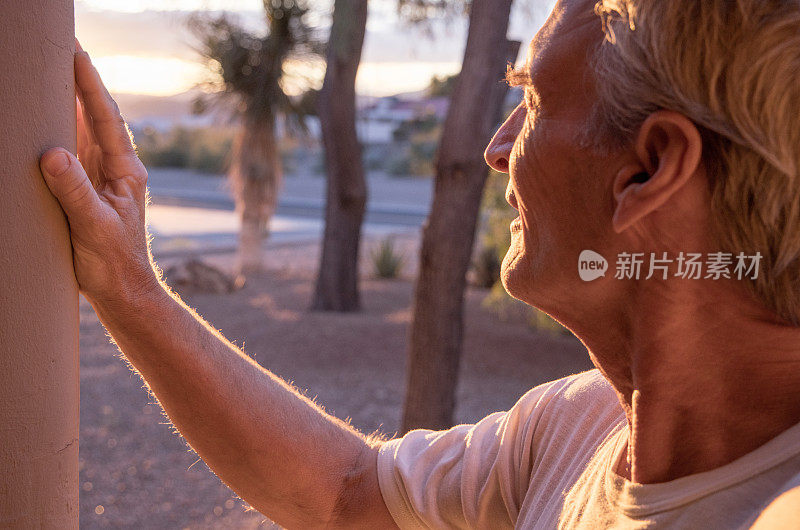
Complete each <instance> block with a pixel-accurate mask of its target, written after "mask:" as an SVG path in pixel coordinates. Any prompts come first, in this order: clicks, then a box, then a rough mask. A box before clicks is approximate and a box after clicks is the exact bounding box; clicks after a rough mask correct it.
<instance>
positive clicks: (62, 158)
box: [42, 151, 70, 177]
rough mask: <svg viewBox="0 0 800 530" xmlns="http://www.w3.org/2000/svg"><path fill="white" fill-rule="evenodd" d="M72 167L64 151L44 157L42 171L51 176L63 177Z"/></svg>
mask: <svg viewBox="0 0 800 530" xmlns="http://www.w3.org/2000/svg"><path fill="white" fill-rule="evenodd" d="M69 166H70V160H69V157H68V156H67V154H66V153H64V151H55V152H52V153H47V154H45V155H44V157H42V169H44V170H45V171H46V172H47V173H48V174H49V175H52V176H54V177H57V176H59V175H63V174H64V173H65V172H66V171H67V170H68V169H69Z"/></svg>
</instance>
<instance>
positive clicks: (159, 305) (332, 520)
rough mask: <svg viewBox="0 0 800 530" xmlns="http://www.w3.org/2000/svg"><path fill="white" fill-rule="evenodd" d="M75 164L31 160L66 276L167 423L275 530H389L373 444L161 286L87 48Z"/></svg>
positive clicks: (135, 172)
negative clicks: (55, 224) (69, 249)
mask: <svg viewBox="0 0 800 530" xmlns="http://www.w3.org/2000/svg"><path fill="white" fill-rule="evenodd" d="M75 79H76V85H77V90H78V99H79V104H80V110H79V120H78V121H79V131H78V133H79V138H78V140H79V141H78V147H79V148H78V152H79V156H80V162H79V161H78V159H77V158H76V157H75V156H73V155H72V154H70V153H68V152H67V151H66V150H64V149H60V148H57V149H51V150H50V151H48V152H47V153H45V154H44V155H43V156H42V161H41V166H42V172H43V174H44V176H45V181H46V182H47V185H48V186H49V188H50V190H51V191H52V193H53V194H54V195H55V196H56V198H57V199H58V200H59V202H60V203H61V206H62V208H63V209H64V211H65V213H66V214H67V218H68V221H69V224H70V236H71V239H72V244H73V257H74V264H75V272H76V276H77V279H78V283H79V285H80V287H81V291H82V292H83V294H84V295H85V296H86V298H87V299H88V300H89V301H90V303H91V304H92V306H93V307H94V309H95V311H96V312H97V314H98V316H99V318H100V320H101V321H102V323H103V325H104V326H105V327H106V328H107V329H108V331H109V332H110V333H111V335H112V337H113V338H114V340H115V341H116V343H117V345H118V346H119V348H120V350H121V351H122V352H123V353H124V355H125V356H126V358H127V359H128V360H129V361H130V363H131V364H132V365H133V367H134V368H135V369H136V370H138V371H139V373H140V374H141V375H142V377H143V378H144V380H145V381H146V383H147V384H148V385H149V387H150V389H151V390H152V392H153V393H154V394H155V396H156V398H157V399H158V401H159V403H160V404H161V406H162V407H163V408H164V410H165V411H166V413H167V415H168V416H169V418H170V420H172V422H173V424H174V425H175V427H176V428H177V429H178V430H179V431H180V433H181V434H182V435H183V436H184V438H186V440H187V441H188V442H189V444H190V445H191V446H192V448H193V449H194V450H195V451H196V452H197V454H198V455H199V456H200V457H201V458H203V460H204V461H205V462H206V463H207V464H208V465H209V467H210V468H211V469H212V470H213V471H214V472H215V473H216V474H217V475H218V476H219V477H220V478H221V479H222V480H223V481H224V482H225V483H226V484H228V485H229V486H230V487H231V488H232V489H233V490H234V491H236V493H237V494H239V495H240V496H241V497H242V498H243V499H244V500H246V501H247V502H249V503H250V504H251V505H252V506H253V507H254V508H256V509H258V510H259V511H261V512H263V513H264V514H265V515H267V516H268V517H270V518H271V519H273V520H274V521H276V522H278V523H279V524H281V525H284V526H287V527H302V528H314V527H323V526H324V527H343V526H346V527H348V528H352V527H369V528H391V527H394V522H393V521H392V518H391V516H390V515H389V512H388V510H387V509H386V506H385V504H384V502H383V498H382V496H381V493H380V489H379V486H378V477H377V467H376V460H377V453H378V446H379V442H377V441H375V440H371V439H369V438H367V437H365V436H363V435H361V434H360V433H358V432H357V431H355V430H354V429H352V428H351V427H350V426H348V425H347V424H345V423H344V422H342V421H339V420H337V419H335V418H333V417H331V416H329V415H327V414H326V413H325V412H323V411H322V410H321V409H320V408H319V407H318V406H316V405H315V404H314V403H313V402H311V401H310V400H308V399H307V398H306V397H304V396H302V395H301V394H299V393H298V392H297V391H296V390H295V389H294V388H292V387H291V386H290V385H288V384H287V383H285V382H284V381H282V380H281V379H279V378H278V377H276V376H275V375H273V374H271V373H270V372H268V371H267V370H265V369H263V368H262V367H260V366H259V365H258V364H256V362H255V361H253V360H252V359H250V358H249V357H248V356H246V355H245V354H244V353H242V352H241V351H240V350H239V349H237V348H236V347H235V346H233V345H232V344H231V343H230V342H228V341H227V340H225V338H224V337H222V335H220V334H219V333H218V332H217V331H215V330H214V329H213V328H212V327H211V326H209V325H208V324H207V323H206V322H204V321H203V320H202V319H201V318H200V317H199V316H198V315H197V314H195V313H194V312H193V311H192V310H191V309H189V308H188V307H187V306H186V305H185V304H184V303H183V302H182V301H181V300H180V299H179V298H178V296H177V295H175V294H173V293H171V292H170V291H169V289H168V288H167V287H166V286H165V285H163V284H162V283H161V281H160V279H159V277H158V274H157V273H156V272H155V271H154V267H153V265H152V263H151V260H150V256H149V250H148V245H147V234H146V229H145V220H144V219H145V217H144V213H145V201H146V180H147V173H146V171H145V169H144V167H143V166H142V164H141V162H140V161H139V159H138V158H137V156H136V153H135V151H134V148H133V145H132V143H131V141H130V138H129V135H128V132H127V129H126V127H125V123H124V121H123V120H122V118H121V116H120V115H119V110H118V108H117V106H116V104H115V103H114V101H113V100H112V98H111V96H110V95H109V94H108V92H107V91H106V89H105V87H104V86H103V84H102V81H101V80H100V78H99V76H98V74H97V71H96V70H95V69H94V67H93V66H92V64H91V62H90V60H89V57H88V55H87V54H86V53H85V52H83V51H79V53H78V54H77V55H76V57H75Z"/></svg>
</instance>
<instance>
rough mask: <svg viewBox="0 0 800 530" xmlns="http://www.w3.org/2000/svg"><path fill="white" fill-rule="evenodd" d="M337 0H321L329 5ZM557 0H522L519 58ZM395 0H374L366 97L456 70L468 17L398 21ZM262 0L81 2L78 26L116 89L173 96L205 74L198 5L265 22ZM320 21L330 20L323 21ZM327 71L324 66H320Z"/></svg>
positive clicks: (250, 22)
mask: <svg viewBox="0 0 800 530" xmlns="http://www.w3.org/2000/svg"><path fill="white" fill-rule="evenodd" d="M330 3H331V0H317V2H316V5H318V6H320V8H321V9H324V8H325V6H326V5H330ZM552 4H553V1H552V0H516V2H515V8H514V12H513V14H512V18H511V27H510V29H509V37H510V38H515V39H518V40H521V41H522V42H523V46H522V52H521V56H520V59H519V60H523V58H524V51H525V48H526V46H527V43H528V42H529V41H530V39H531V38H533V36H534V35H535V33H536V31H537V30H538V28H539V27H540V26H541V24H542V23H543V22H544V19H545V18H546V16H547V13H548V12H549V11H550V9H551V7H552ZM395 5H396V2H395V0H370V8H369V9H370V11H369V18H368V22H367V35H366V38H365V42H364V51H363V54H362V60H361V65H360V68H359V74H358V78H357V80H356V86H357V90H358V92H359V93H360V94H362V95H369V96H385V95H390V94H396V93H400V92H409V91H416V90H420V89H422V88H424V87H425V86H427V85H428V83H429V82H430V79H431V77H432V76H433V75H439V76H442V75H447V74H453V73H456V72H458V70H459V69H460V63H461V56H462V54H463V50H464V44H465V40H466V28H467V20H466V18H463V19H456V20H451V21H449V22H446V21H443V20H435V21H433V22H432V23H431V31H430V32H427V33H426V32H425V31H423V30H422V29H420V28H416V29H415V28H409V27H407V26H404V25H403V24H402V22H400V21H399V20H398V19H397V16H396V13H395ZM262 9H263V8H262V0H76V1H75V32H76V35H77V36H78V39H79V40H80V41H81V44H82V45H83V47H84V49H86V50H87V51H88V52H89V53H90V55H91V56H92V61H93V62H94V64H95V65H96V66H97V69H98V70H99V71H100V74H101V76H102V77H103V79H104V81H105V82H106V85H107V86H108V87H109V90H110V91H111V92H113V93H130V94H147V95H157V96H168V95H173V94H178V93H181V92H185V91H187V90H190V89H192V88H193V87H195V86H196V85H197V84H198V83H200V82H202V81H203V80H204V79H206V78H207V75H208V74H207V72H206V70H205V67H204V66H203V65H202V64H201V63H200V62H199V60H198V55H197V54H196V52H195V51H194V49H193V48H192V45H191V43H192V36H191V34H190V33H189V31H188V30H187V29H186V23H185V21H186V18H187V17H188V16H189V15H190V14H192V13H193V12H195V11H205V10H213V11H221V10H225V11H229V12H233V13H235V14H236V15H238V16H239V17H240V19H241V20H242V22H243V23H244V24H245V25H247V26H248V27H250V28H252V29H254V30H259V29H262V28H263V14H262ZM320 24H325V21H324V20H323V19H320ZM319 76H320V77H321V70H320V72H319Z"/></svg>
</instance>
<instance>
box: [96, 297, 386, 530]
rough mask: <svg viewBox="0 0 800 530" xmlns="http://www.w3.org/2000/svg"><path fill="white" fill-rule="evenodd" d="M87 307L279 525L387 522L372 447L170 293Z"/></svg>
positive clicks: (207, 454) (170, 409)
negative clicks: (247, 354) (245, 352)
mask: <svg viewBox="0 0 800 530" xmlns="http://www.w3.org/2000/svg"><path fill="white" fill-rule="evenodd" d="M93 305H94V307H95V310H96V311H97V314H98V316H99V317H100V319H101V321H102V322H103V324H104V325H105V326H106V328H107V329H108V330H109V332H110V333H111V335H112V337H113V338H114V340H115V341H116V343H117V345H118V346H119V348H120V350H121V351H122V352H123V353H124V354H125V356H126V357H127V359H128V360H129V361H130V363H131V364H132V365H133V366H134V367H135V368H136V369H137V370H138V371H139V372H140V373H141V375H142V376H143V378H144V379H145V381H146V382H147V384H148V385H149V387H150V389H151V390H152V392H153V393H154V394H155V396H156V398H157V399H158V401H159V402H160V404H161V406H162V407H163V408H164V410H165V411H166V413H167V415H168V416H169V418H170V420H171V421H172V422H173V424H174V425H175V427H176V428H177V429H178V430H179V431H180V433H181V434H182V435H183V436H184V438H186V440H187V441H188V442H189V444H190V445H191V446H192V448H193V449H194V450H195V451H196V452H197V453H198V455H200V457H201V458H203V460H204V461H205V462H206V463H207V464H208V465H209V467H210V468H211V469H212V470H213V471H214V472H215V473H216V474H217V475H218V476H219V477H220V478H221V479H222V480H223V481H225V482H226V483H227V484H228V485H229V486H230V487H231V488H232V489H233V490H234V491H236V492H237V493H238V494H239V495H240V496H241V497H242V498H243V499H244V500H246V501H248V502H249V503H250V504H251V505H252V506H254V507H255V508H256V509H258V510H259V511H261V512H262V513H264V514H265V515H267V516H269V517H270V518H272V519H273V520H275V521H276V522H278V523H280V524H283V525H284V526H289V527H303V528H309V527H315V526H337V523H343V522H345V521H347V524H348V526H352V525H354V524H361V525H364V526H367V525H369V526H372V525H373V524H381V523H382V524H383V525H384V527H385V525H386V524H391V519H390V518H389V519H388V520H387V519H385V517H387V516H388V512H386V508H385V506H384V505H383V502H382V499H381V496H380V492H379V489H378V484H377V470H376V466H375V463H376V462H375V460H376V458H377V444H376V443H374V442H372V441H371V440H369V439H367V438H365V437H364V436H362V435H361V434H359V433H358V432H356V431H355V430H354V429H352V428H350V427H349V426H348V425H346V424H345V423H343V422H341V421H339V420H338V419H335V418H333V417H331V416H329V415H327V414H325V413H324V412H323V411H322V410H321V409H320V408H319V407H318V406H316V405H315V404H314V403H313V402H311V401H310V400H308V399H307V398H305V397H304V396H302V395H300V394H299V393H298V392H297V391H296V390H295V389H293V388H292V387H290V386H289V385H288V384H286V383H285V382H284V381H282V380H280V379H279V378H277V377H276V376H274V375H273V374H271V373H270V372H268V371H266V370H264V369H263V368H261V367H260V366H259V365H258V364H256V363H255V361H253V360H252V359H250V358H249V357H247V356H246V355H245V354H244V353H242V352H241V351H240V350H239V349H237V348H236V347H235V346H233V345H232V344H231V343H230V342H228V341H227V340H226V339H225V338H224V337H222V335H220V334H219V333H218V332H217V331H215V330H214V329H213V328H211V327H210V326H209V325H208V324H207V323H205V322H204V321H203V320H202V319H201V318H200V317H199V316H197V315H196V314H195V313H194V312H193V311H191V310H190V309H188V308H187V307H186V306H185V304H183V302H181V301H180V299H179V298H178V297H177V296H176V295H172V294H171V293H169V292H168V291H167V290H166V289H165V288H162V287H161V286H160V285H158V286H156V287H155V288H151V289H144V290H143V291H142V292H141V293H140V294H138V295H136V296H131V297H129V299H128V300H125V301H123V300H121V299H117V300H116V301H114V302H103V303H97V302H95V303H93ZM362 517H364V518H366V519H361V518H362ZM376 517H377V519H374V518H376Z"/></svg>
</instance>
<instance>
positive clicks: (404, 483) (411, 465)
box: [378, 370, 800, 529]
mask: <svg viewBox="0 0 800 530" xmlns="http://www.w3.org/2000/svg"><path fill="white" fill-rule="evenodd" d="M627 440H628V426H627V422H626V421H625V416H624V413H623V411H622V407H621V406H620V405H619V401H618V400H617V396H616V394H615V393H614V391H613V389H612V388H611V385H610V384H609V383H608V382H607V381H606V380H605V379H604V378H603V377H602V376H601V375H600V373H599V372H598V371H597V370H591V371H589V372H585V373H582V374H578V375H574V376H570V377H566V378H564V379H560V380H558V381H553V382H551V383H547V384H545V385H542V386H539V387H537V388H534V389H533V390H531V391H529V392H528V393H527V394H525V395H524V396H523V397H522V398H521V399H520V400H519V401H518V402H517V403H516V405H514V407H513V408H512V409H511V410H510V411H508V412H497V413H495V414H492V415H490V416H488V417H486V418H484V419H483V420H481V421H480V422H478V423H476V424H475V425H459V426H456V427H453V428H452V429H450V430H448V431H441V432H433V431H425V430H416V431H411V432H409V433H408V434H406V435H405V436H404V437H402V438H398V439H395V440H391V441H389V442H387V443H386V444H385V445H384V446H383V447H382V448H381V451H380V454H379V457H378V479H379V482H380V488H381V493H382V494H383V498H384V500H385V501H386V506H387V507H388V508H389V511H390V512H391V514H392V517H394V520H395V521H396V522H397V524H398V526H400V528H436V529H438V528H477V529H495V528H546V529H550V528H587V529H588V528H591V529H597V528H609V527H613V528H667V527H669V528H715V529H718V528H747V527H749V526H750V525H751V524H752V523H753V522H754V521H755V519H756V518H757V517H758V515H759V514H760V512H761V511H762V510H763V509H764V508H765V507H766V506H767V505H768V504H769V503H770V502H771V501H772V500H773V499H775V498H776V497H777V496H778V495H780V494H781V493H783V492H785V491H787V490H789V489H791V488H792V487H795V486H797V485H798V483H800V482H798V481H799V480H800V424H799V425H796V426H794V427H792V428H790V429H789V430H787V431H785V432H784V433H782V434H780V435H779V436H777V437H776V438H774V439H772V440H771V441H769V442H768V443H766V444H765V445H763V446H761V447H760V448H758V449H756V450H755V451H753V452H751V453H749V454H747V455H745V456H743V457H742V458H739V459H738V460H736V461H734V462H731V463H730V464H728V465H725V466H722V467H720V468H717V469H714V470H712V471H708V472H704V473H699V474H696V475H690V476H687V477H682V478H679V479H677V480H673V481H671V482H665V483H660V484H636V483H632V482H630V481H627V480H625V479H623V478H621V477H620V476H619V475H617V474H616V473H615V471H614V467H615V464H616V463H617V462H619V459H620V458H621V457H622V451H624V450H625V448H626V446H627V443H626V442H627ZM798 528H800V521H798Z"/></svg>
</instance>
